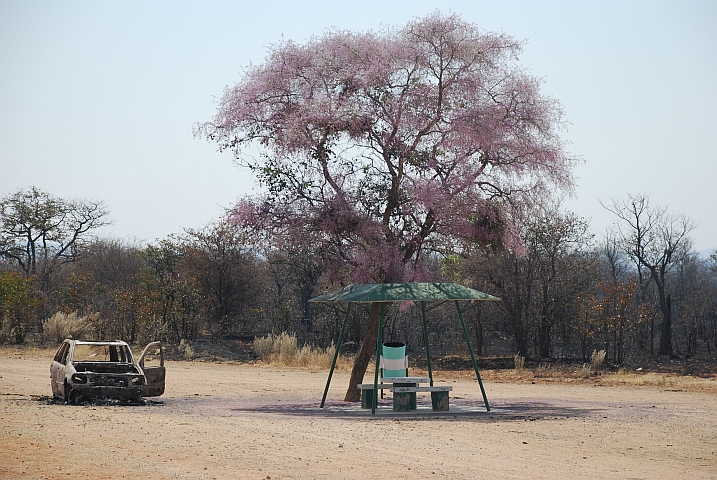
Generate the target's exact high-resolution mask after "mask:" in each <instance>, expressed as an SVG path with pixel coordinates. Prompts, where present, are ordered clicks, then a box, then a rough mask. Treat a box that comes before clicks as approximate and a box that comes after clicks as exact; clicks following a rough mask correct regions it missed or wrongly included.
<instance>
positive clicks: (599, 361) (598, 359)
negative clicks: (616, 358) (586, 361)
mask: <svg viewBox="0 0 717 480" xmlns="http://www.w3.org/2000/svg"><path fill="white" fill-rule="evenodd" d="M606 353H607V352H605V350H600V351H599V352H598V351H597V350H593V353H592V355H590V367H591V368H592V370H599V369H600V367H602V366H603V364H604V363H605V355H606Z"/></svg>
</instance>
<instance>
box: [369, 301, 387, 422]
mask: <svg viewBox="0 0 717 480" xmlns="http://www.w3.org/2000/svg"><path fill="white" fill-rule="evenodd" d="M383 306H384V305H383V303H382V304H381V308H380V310H379V314H378V335H376V371H374V373H373V395H372V396H371V414H372V415H373V414H375V413H376V404H377V403H378V369H379V368H380V359H381V345H382V344H383V314H384V312H383Z"/></svg>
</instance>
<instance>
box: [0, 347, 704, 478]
mask: <svg viewBox="0 0 717 480" xmlns="http://www.w3.org/2000/svg"><path fill="white" fill-rule="evenodd" d="M0 353H3V355H2V357H0V478H2V479H15V478H19V479H35V478H52V479H57V478H97V479H102V478H113V479H114V478H152V479H165V478H167V479H169V478H186V479H194V478H202V479H204V478H221V479H233V478H250V479H287V478H299V479H303V478H306V479H309V478H312V479H313V478H338V479H343V478H346V479H354V478H355V479H359V478H361V479H363V478H371V477H373V478H432V479H433V478H438V477H440V478H464V479H475V478H480V477H484V478H595V479H597V478H619V479H628V478H629V479H636V478H650V479H654V478H666V479H668V478H669V479H676V478H689V479H702V478H711V479H717V455H716V454H717V394H716V393H715V391H717V389H715V388H707V389H706V390H705V389H702V390H701V391H684V390H682V389H680V388H672V387H671V386H670V385H669V384H667V385H662V386H653V387H649V388H645V387H642V388H636V387H619V386H600V385H596V384H594V383H593V384H590V383H588V384H576V385H564V384H563V385H561V384H546V383H544V382H543V381H542V379H536V383H535V384H531V383H523V384H515V383H499V382H496V381H490V380H488V381H486V382H485V386H486V390H487V393H488V398H489V400H490V403H491V406H492V407H493V408H492V411H491V412H486V411H485V408H484V407H483V405H482V401H481V397H480V390H479V387H478V383H477V382H476V381H475V380H468V379H467V378H466V377H467V376H465V375H464V376H460V375H453V376H450V375H448V374H445V376H444V377H443V378H444V381H445V382H446V383H447V384H450V385H452V386H453V387H454V390H453V392H452V394H451V411H450V412H447V413H442V414H437V413H433V412H431V411H430V408H429V407H428V406H429V405H430V397H429V396H427V395H428V394H419V399H418V403H419V406H420V407H422V409H421V410H419V411H418V412H417V413H411V414H395V413H393V412H392V411H391V407H390V400H384V403H383V404H382V406H381V407H380V409H379V414H378V415H376V416H373V417H372V416H371V415H370V410H369V411H368V412H367V411H366V410H362V409H360V408H358V407H357V406H356V405H355V404H346V403H344V402H341V401H340V399H341V398H342V397H343V393H344V389H345V387H346V385H347V384H348V374H347V372H338V373H336V374H335V375H334V380H333V382H332V386H331V389H330V391H329V401H328V403H327V407H326V408H324V409H319V408H318V406H319V402H320V399H321V394H322V393H323V388H324V384H325V381H326V376H327V372H326V371H310V370H308V369H280V368H276V367H261V366H252V365H240V364H226V363H224V364H221V363H200V362H169V363H168V364H167V367H168V370H167V382H168V383H167V390H166V393H165V395H164V396H163V397H160V398H159V399H158V400H160V401H161V403H156V404H150V405H146V406H98V405H94V406H65V405H59V404H52V403H48V402H47V401H46V400H45V401H43V400H42V399H38V397H41V396H48V395H49V394H50V386H49V364H50V362H49V359H50V357H51V355H52V354H51V353H50V354H49V355H48V357H47V358H43V356H42V355H35V356H29V357H27V356H26V357H23V356H22V355H17V354H11V355H10V354H7V353H6V352H2V351H0ZM441 375H442V374H441V372H438V373H436V379H437V380H440V379H441V378H442V376H441ZM487 377H488V378H490V375H487ZM704 382H707V385H708V387H710V386H711V383H714V384H717V380H715V379H714V378H712V379H709V380H704ZM710 382H711V383H710ZM438 384H440V383H438Z"/></svg>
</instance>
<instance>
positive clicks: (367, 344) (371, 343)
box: [344, 303, 381, 402]
mask: <svg viewBox="0 0 717 480" xmlns="http://www.w3.org/2000/svg"><path fill="white" fill-rule="evenodd" d="M380 311H381V304H380V303H372V304H371V309H370V310H369V314H368V325H367V326H366V333H365V334H364V337H363V341H362V342H361V348H360V349H359V353H358V355H356V359H355V360H354V366H353V368H352V369H351V378H350V379H349V388H348V390H346V396H345V397H344V402H359V401H361V392H359V389H358V388H357V385H358V384H359V383H361V382H362V381H363V376H364V374H365V373H366V368H367V367H368V362H370V361H371V357H372V356H373V352H374V351H375V350H376V338H377V337H378V320H379V313H380ZM377 354H378V353H377Z"/></svg>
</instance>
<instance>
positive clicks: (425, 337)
mask: <svg viewBox="0 0 717 480" xmlns="http://www.w3.org/2000/svg"><path fill="white" fill-rule="evenodd" d="M421 318H422V319H423V343H424V344H425V346H426V360H428V378H429V379H430V380H431V384H430V385H431V386H433V368H431V348H430V347H429V346H428V323H427V322H426V302H424V301H421Z"/></svg>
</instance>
